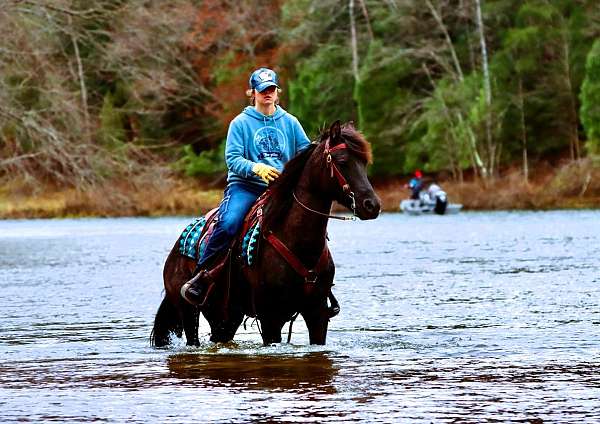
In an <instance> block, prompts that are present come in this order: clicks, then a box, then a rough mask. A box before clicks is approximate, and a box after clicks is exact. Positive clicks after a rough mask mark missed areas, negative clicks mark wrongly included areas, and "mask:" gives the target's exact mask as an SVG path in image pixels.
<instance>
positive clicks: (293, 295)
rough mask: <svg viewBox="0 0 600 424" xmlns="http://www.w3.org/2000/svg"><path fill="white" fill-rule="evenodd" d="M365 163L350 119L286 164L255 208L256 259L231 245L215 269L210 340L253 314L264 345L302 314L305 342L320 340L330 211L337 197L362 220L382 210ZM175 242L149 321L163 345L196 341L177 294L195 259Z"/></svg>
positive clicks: (191, 313) (327, 290)
mask: <svg viewBox="0 0 600 424" xmlns="http://www.w3.org/2000/svg"><path fill="white" fill-rule="evenodd" d="M370 161H371V151H370V145H369V143H368V142H367V141H366V140H365V139H364V137H363V136H362V135H361V134H360V133H359V132H358V131H356V130H355V129H354V127H353V126H352V125H351V124H347V125H344V126H340V123H339V121H338V122H336V123H334V124H333V125H332V126H331V128H330V129H329V131H327V132H325V133H324V134H322V136H321V140H320V142H318V143H313V144H311V145H310V146H309V147H307V148H306V149H305V150H304V151H302V152H301V153H300V154H299V155H297V156H296V157H295V158H294V159H292V160H291V161H290V162H288V163H287V164H286V166H285V169H284V171H283V173H282V174H281V176H280V177H279V178H278V179H277V180H276V181H275V182H274V183H273V184H272V185H271V187H270V188H269V196H268V197H267V198H265V199H263V200H264V202H263V203H262V207H261V208H260V211H261V212H262V213H260V216H261V217H262V223H261V225H260V237H259V241H258V245H257V246H256V248H257V251H255V260H254V262H253V263H252V264H249V263H247V262H245V261H244V259H243V254H242V246H243V244H242V243H239V242H238V243H237V244H235V249H234V251H233V253H234V254H232V255H230V256H229V260H228V262H227V272H223V273H220V274H219V276H218V282H217V283H216V284H214V286H213V287H215V289H214V293H213V294H212V295H211V297H210V300H209V301H208V302H207V304H206V305H205V307H204V308H202V314H203V315H204V317H205V318H206V320H207V321H208V323H209V325H210V328H211V336H210V340H211V341H213V342H227V341H230V340H232V339H233V337H234V335H235V333H236V331H237V329H238V327H239V326H240V325H241V323H242V320H243V318H244V316H251V317H256V318H257V319H258V321H259V323H260V326H259V330H260V332H261V336H262V339H263V343H264V344H265V345H266V344H270V343H277V342H280V341H281V330H282V327H283V325H284V324H285V322H287V321H291V320H293V318H294V317H295V316H296V315H297V314H298V313H300V314H302V317H303V318H304V321H305V323H306V325H307V328H308V333H309V339H310V343H311V344H324V343H325V340H326V336H327V327H328V322H329V319H330V317H331V316H332V311H331V308H330V307H328V304H327V302H328V299H329V298H330V294H331V287H332V285H333V277H334V273H335V267H334V263H333V260H332V258H331V254H330V252H329V249H328V248H327V223H328V220H329V218H331V217H333V216H332V215H330V209H331V206H332V203H333V201H337V202H338V203H340V204H342V205H344V206H345V207H346V208H348V209H349V210H350V211H352V213H353V214H354V215H355V216H357V217H358V218H360V219H374V218H376V217H377V216H378V215H379V211H380V207H381V204H380V200H379V198H378V197H377V195H376V194H375V192H374V190H373V187H372V186H371V183H370V182H369V180H368V178H367V171H366V167H367V164H368V163H369V162H370ZM260 204H261V203H259V205H260ZM257 215H258V212H257ZM338 218H339V217H338ZM344 218H347V217H344ZM178 245H179V240H178V242H177V243H176V244H175V246H174V247H173V250H172V251H171V253H170V254H169V256H168V258H167V261H166V263H165V267H164V271H163V275H164V282H165V291H166V294H165V297H164V299H163V301H162V303H161V305H160V307H159V309H158V312H157V313H156V317H155V320H154V327H153V330H152V336H151V341H152V343H153V344H154V345H155V346H164V345H166V344H168V343H169V342H170V334H171V333H175V334H177V335H178V336H179V337H181V335H182V334H181V333H182V331H185V335H186V339H187V344H188V345H198V344H199V340H198V318H199V308H197V307H193V306H191V305H190V304H188V303H187V302H185V301H182V298H181V296H180V294H179V292H180V288H181V287H182V285H183V284H184V282H185V281H186V280H187V279H189V276H190V274H191V271H192V269H193V265H194V263H193V262H192V260H191V259H189V258H187V257H186V256H184V255H182V254H180V251H179V248H178Z"/></svg>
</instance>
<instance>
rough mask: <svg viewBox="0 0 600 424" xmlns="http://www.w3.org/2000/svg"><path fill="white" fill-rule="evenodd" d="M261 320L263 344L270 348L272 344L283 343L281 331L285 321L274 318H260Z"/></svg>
mask: <svg viewBox="0 0 600 424" xmlns="http://www.w3.org/2000/svg"><path fill="white" fill-rule="evenodd" d="M259 320H260V327H261V333H262V334H261V335H262V339H263V344H264V345H265V346H268V345H270V344H272V343H281V329H282V328H283V324H285V321H283V320H282V319H281V318H279V317H273V316H266V317H260V318H259Z"/></svg>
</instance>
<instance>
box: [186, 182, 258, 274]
mask: <svg viewBox="0 0 600 424" xmlns="http://www.w3.org/2000/svg"><path fill="white" fill-rule="evenodd" d="M269 197H270V193H269V191H268V190H267V191H265V192H264V193H263V194H262V195H261V196H260V197H259V198H258V199H257V200H256V202H255V203H254V205H252V207H251V208H250V210H249V211H248V213H247V214H246V216H245V217H244V222H243V224H242V231H241V232H240V234H239V235H238V236H237V237H236V238H235V239H234V240H233V242H232V246H234V245H236V244H238V245H240V246H241V247H242V257H243V258H244V263H245V264H246V265H252V264H253V263H254V260H255V259H256V252H257V251H258V243H259V238H260V237H259V235H260V225H261V223H262V218H263V207H264V205H265V203H266V202H267V201H268V200H269ZM218 212H219V209H218V208H215V209H211V210H210V211H209V212H207V214H206V215H204V216H200V217H198V218H195V219H194V220H193V221H192V222H191V223H190V224H189V225H188V226H187V227H186V228H185V229H184V230H183V232H182V233H181V235H180V236H179V240H178V245H179V253H180V254H181V255H183V256H186V257H188V258H190V259H194V260H195V261H198V260H199V259H200V258H201V257H202V254H203V253H204V250H205V249H206V245H207V244H208V240H209V239H210V237H211V236H212V234H213V231H214V228H215V225H216V223H217V221H218V220H219V213H218Z"/></svg>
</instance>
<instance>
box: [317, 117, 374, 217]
mask: <svg viewBox="0 0 600 424" xmlns="http://www.w3.org/2000/svg"><path fill="white" fill-rule="evenodd" d="M321 140H322V141H321V146H320V148H319V149H317V150H316V151H315V154H316V155H317V156H319V155H321V156H322V159H321V160H322V161H323V162H322V163H323V166H321V172H319V179H320V181H319V182H318V184H319V186H320V187H321V189H325V190H327V191H328V192H329V193H330V194H331V195H332V197H333V199H335V200H337V202H338V203H340V204H342V205H344V206H345V207H347V208H348V209H350V210H351V211H352V212H353V213H354V214H355V215H356V216H358V217H359V218H360V219H374V218H377V216H378V215H379V212H380V211H381V201H380V200H379V197H378V196H377V194H376V193H375V191H374V190H373V186H372V185H371V182H370V181H369V179H368V177H367V165H368V164H369V163H370V162H371V145H370V144H369V142H368V141H367V140H365V138H364V136H363V135H362V134H361V133H360V132H358V131H357V130H356V129H355V128H354V125H353V124H352V123H346V124H344V125H341V124H340V121H336V122H334V123H333V124H332V125H331V127H330V128H329V130H328V131H326V132H325V133H324V134H323V135H322V136H321Z"/></svg>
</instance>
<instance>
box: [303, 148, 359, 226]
mask: <svg viewBox="0 0 600 424" xmlns="http://www.w3.org/2000/svg"><path fill="white" fill-rule="evenodd" d="M347 148H348V146H347V145H346V143H340V144H338V145H336V146H333V147H329V137H327V140H326V141H325V146H324V149H323V155H324V156H325V162H326V164H327V168H329V170H330V175H331V178H334V177H335V178H336V179H337V182H338V184H339V185H340V187H341V188H342V191H343V192H344V194H345V195H347V196H348V197H349V198H350V200H351V204H350V209H351V210H352V216H350V217H348V216H342V215H332V214H329V213H324V212H320V211H317V210H314V209H312V208H309V207H308V206H306V205H305V204H304V203H302V202H301V201H300V199H298V197H297V196H296V192H295V191H292V195H293V196H294V200H295V201H296V202H297V203H298V204H299V205H300V206H302V207H303V208H304V209H306V210H307V211H309V212H312V213H316V214H317V215H322V216H326V217H327V218H333V219H340V220H343V221H350V220H352V221H353V220H356V200H355V199H354V192H353V191H352V190H350V184H348V181H347V180H346V177H344V175H342V173H341V172H340V170H339V168H338V167H337V165H336V164H335V161H334V160H333V157H332V156H331V153H333V152H336V151H338V150H343V149H347Z"/></svg>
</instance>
